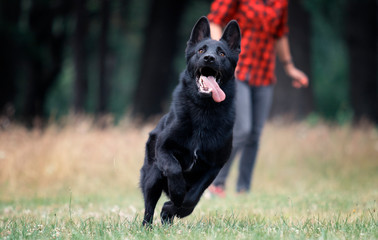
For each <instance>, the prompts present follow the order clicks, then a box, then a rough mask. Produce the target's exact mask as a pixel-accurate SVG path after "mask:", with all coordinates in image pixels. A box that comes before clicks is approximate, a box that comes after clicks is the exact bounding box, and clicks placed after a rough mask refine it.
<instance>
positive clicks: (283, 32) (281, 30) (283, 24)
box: [275, 2, 289, 38]
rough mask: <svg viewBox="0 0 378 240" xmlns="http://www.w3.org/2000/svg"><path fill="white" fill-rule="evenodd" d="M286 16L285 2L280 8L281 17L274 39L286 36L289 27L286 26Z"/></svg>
mask: <svg viewBox="0 0 378 240" xmlns="http://www.w3.org/2000/svg"><path fill="white" fill-rule="evenodd" d="M288 15H289V13H288V4H287V2H286V4H285V5H284V6H283V8H282V15H281V18H280V22H279V24H278V26H277V29H276V34H275V38H281V37H282V36H284V35H286V34H287V33H288V32H289V26H288V23H287V21H288Z"/></svg>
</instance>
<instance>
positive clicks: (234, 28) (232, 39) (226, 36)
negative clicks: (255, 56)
mask: <svg viewBox="0 0 378 240" xmlns="http://www.w3.org/2000/svg"><path fill="white" fill-rule="evenodd" d="M222 40H223V41H225V42H226V43H227V45H228V46H229V47H230V48H231V49H232V50H235V51H238V52H240V41H241V33H240V28H239V24H238V22H237V21H235V20H232V21H230V22H229V23H228V24H227V26H226V28H225V29H224V31H223V35H222V37H221V39H220V41H222Z"/></svg>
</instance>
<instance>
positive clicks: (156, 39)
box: [133, 0, 186, 120]
mask: <svg viewBox="0 0 378 240" xmlns="http://www.w3.org/2000/svg"><path fill="white" fill-rule="evenodd" d="M185 6H186V1H184V0H181V1H169V0H153V1H152V4H151V9H150V15H149V21H148V26H147V28H146V34H145V36H146V37H145V43H144V47H143V54H142V59H141V62H140V73H139V80H138V83H137V87H136V92H135V96H134V106H133V115H134V116H135V117H141V118H142V119H143V120H146V119H148V118H149V117H151V116H153V115H155V114H159V113H161V112H162V110H163V107H162V102H163V100H164V99H165V98H166V97H167V94H168V91H167V90H169V87H168V86H169V83H170V82H171V81H173V79H177V76H176V74H175V73H174V69H173V58H174V55H175V52H176V49H177V46H176V45H177V44H176V43H177V39H178V36H177V35H178V34H177V33H178V27H179V24H180V19H181V15H182V13H183V10H184V9H185Z"/></svg>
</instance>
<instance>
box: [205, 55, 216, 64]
mask: <svg viewBox="0 0 378 240" xmlns="http://www.w3.org/2000/svg"><path fill="white" fill-rule="evenodd" d="M203 58H204V60H205V62H207V63H212V62H214V60H215V57H214V56H213V55H206V56H204V57H203Z"/></svg>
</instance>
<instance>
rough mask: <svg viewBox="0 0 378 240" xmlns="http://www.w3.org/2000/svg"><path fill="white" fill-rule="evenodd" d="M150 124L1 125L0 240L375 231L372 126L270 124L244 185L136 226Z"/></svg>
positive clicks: (326, 235) (376, 160) (319, 235)
mask: <svg viewBox="0 0 378 240" xmlns="http://www.w3.org/2000/svg"><path fill="white" fill-rule="evenodd" d="M151 128H152V125H146V126H143V127H138V128H136V127H135V125H134V124H132V123H131V122H130V121H128V120H125V121H124V122H122V123H120V124H119V126H117V127H107V128H105V129H100V128H97V127H95V124H93V122H92V121H91V120H90V119H82V120H77V119H69V120H67V122H65V123H63V124H59V125H58V124H50V125H49V127H47V128H46V129H45V130H43V131H42V130H38V129H34V130H29V131H28V130H26V129H25V128H23V127H21V126H17V125H11V126H9V127H8V128H7V129H5V130H0V239H196V240H197V239H378V228H377V218H378V216H377V199H378V130H377V129H376V128H374V127H372V126H369V125H364V126H360V127H353V128H352V127H351V126H347V125H346V126H333V125H329V124H326V123H318V124H316V125H310V124H308V123H292V124H289V123H281V122H279V121H277V120H276V121H273V122H270V123H268V125H267V126H266V128H265V131H264V134H263V136H262V143H261V149H260V153H259V159H258V164H257V166H256V171H255V174H254V181H253V191H252V192H251V193H250V194H247V195H237V194H236V193H235V178H236V173H237V171H236V169H237V164H235V165H234V166H233V169H232V172H231V176H230V178H229V181H228V189H227V197H226V198H225V199H219V198H211V197H210V198H209V197H207V196H204V197H203V198H202V199H201V201H200V203H199V205H198V206H197V208H196V209H195V211H194V212H193V214H192V215H191V216H189V217H187V218H184V219H175V222H174V224H173V225H172V226H162V225H161V224H160V218H159V213H160V208H161V206H162V203H163V202H164V200H165V198H162V199H161V200H160V201H159V203H158V206H157V209H156V213H155V223H154V225H153V228H152V229H149V230H146V229H144V228H142V227H141V220H142V215H143V198H142V195H141V193H140V191H139V189H138V181H139V169H140V167H141V165H142V162H143V157H144V143H145V141H146V139H147V135H148V132H149V131H150V130H151Z"/></svg>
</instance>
